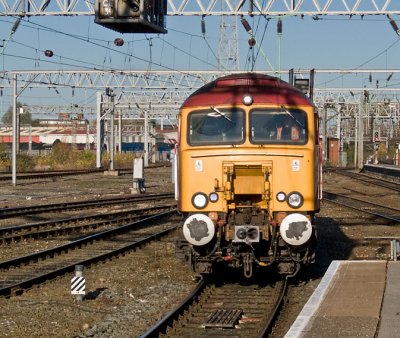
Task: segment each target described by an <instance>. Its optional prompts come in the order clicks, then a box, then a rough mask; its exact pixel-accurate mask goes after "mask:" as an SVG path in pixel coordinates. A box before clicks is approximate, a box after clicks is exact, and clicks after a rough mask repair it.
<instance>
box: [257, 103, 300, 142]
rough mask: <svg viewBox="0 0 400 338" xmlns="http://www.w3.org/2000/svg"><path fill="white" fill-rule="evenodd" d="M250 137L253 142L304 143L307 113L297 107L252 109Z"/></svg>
mask: <svg viewBox="0 0 400 338" xmlns="http://www.w3.org/2000/svg"><path fill="white" fill-rule="evenodd" d="M250 130H251V133H250V137H251V142H252V143H255V144H280V143H285V144H299V145H302V144H305V143H306V142H307V114H306V113H305V112H304V111H302V110H299V109H286V108H282V109H254V110H252V111H251V112H250Z"/></svg>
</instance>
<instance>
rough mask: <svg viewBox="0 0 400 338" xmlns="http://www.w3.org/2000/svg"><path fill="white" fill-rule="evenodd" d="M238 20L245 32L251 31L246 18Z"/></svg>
mask: <svg viewBox="0 0 400 338" xmlns="http://www.w3.org/2000/svg"><path fill="white" fill-rule="evenodd" d="M240 21H241V22H242V25H243V27H244V29H245V30H246V31H247V32H249V33H250V32H251V31H252V29H251V26H250V24H249V23H248V22H247V20H246V19H245V18H241V19H240Z"/></svg>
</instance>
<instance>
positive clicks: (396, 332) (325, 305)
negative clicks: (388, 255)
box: [285, 261, 400, 338]
mask: <svg viewBox="0 0 400 338" xmlns="http://www.w3.org/2000/svg"><path fill="white" fill-rule="evenodd" d="M399 319H400V262H397V261H396V262H386V261H333V262H332V263H331V265H330V266H329V268H328V270H327V271H326V273H325V276H324V277H323V278H322V280H321V282H320V284H319V286H318V287H317V288H316V289H315V291H314V293H313V294H312V296H311V297H310V299H309V300H308V302H307V303H306V305H305V306H304V307H303V310H302V311H301V312H300V314H299V316H298V317H297V319H296V321H295V322H294V323H293V325H292V327H291V328H290V330H289V331H288V332H287V334H286V335H285V338H295V337H307V338H309V337H341V338H342V337H371V338H373V337H378V338H391V337H393V338H394V337H400V320H399Z"/></svg>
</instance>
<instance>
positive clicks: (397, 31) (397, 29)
mask: <svg viewBox="0 0 400 338" xmlns="http://www.w3.org/2000/svg"><path fill="white" fill-rule="evenodd" d="M390 25H391V26H392V28H393V30H394V31H395V32H396V33H397V34H399V27H398V26H397V23H396V21H394V20H393V19H390Z"/></svg>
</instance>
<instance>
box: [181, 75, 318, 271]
mask: <svg viewBox="0 0 400 338" xmlns="http://www.w3.org/2000/svg"><path fill="white" fill-rule="evenodd" d="M318 122H319V119H318V114H317V109H316V107H315V105H314V104H313V102H312V101H311V100H310V98H309V97H308V96H306V95H304V94H303V93H302V92H301V91H300V90H298V89H297V88H295V87H294V86H292V85H290V84H289V83H287V82H285V81H282V80H281V79H279V78H276V77H272V76H268V75H263V74H257V73H243V74H236V75H228V76H224V77H221V78H218V79H216V80H215V81H212V82H210V83H208V84H206V85H204V86H203V87H201V88H200V89H198V90H197V91H195V92H194V93H193V94H192V95H190V96H189V97H188V98H187V99H186V100H185V101H184V103H183V104H182V106H181V108H180V112H179V116H178V123H179V131H178V132H179V142H178V145H177V148H176V156H175V158H176V177H177V179H176V199H177V203H178V209H179V211H180V212H181V213H182V214H183V215H184V217H185V221H184V224H183V227H182V232H183V236H182V240H181V241H180V242H179V244H178V247H177V250H178V252H180V253H181V254H182V255H183V256H184V257H185V259H186V260H187V261H188V262H189V263H190V265H191V267H192V269H193V271H195V272H197V273H200V274H210V273H212V272H213V271H215V269H218V267H219V266H220V265H221V264H222V265H224V266H226V267H232V268H237V269H242V270H243V274H244V276H246V277H250V276H252V274H253V272H254V271H255V270H254V269H258V268H265V267H273V268H274V269H275V270H276V271H277V272H278V273H280V274H286V275H294V274H296V273H297V272H298V271H299V269H300V268H301V266H302V265H303V264H308V263H311V262H313V261H314V259H315V252H314V248H315V242H316V231H315V226H314V217H315V214H316V213H317V212H318V211H319V207H320V197H321V145H320V138H319V134H318Z"/></svg>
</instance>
